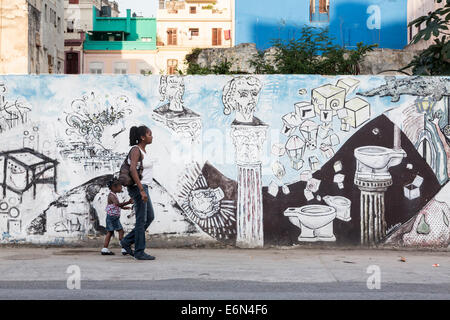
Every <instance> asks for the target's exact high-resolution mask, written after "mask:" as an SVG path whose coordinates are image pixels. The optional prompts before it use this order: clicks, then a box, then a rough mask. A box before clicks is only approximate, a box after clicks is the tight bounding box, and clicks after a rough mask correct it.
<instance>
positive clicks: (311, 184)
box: [306, 178, 321, 193]
mask: <svg viewBox="0 0 450 320" xmlns="http://www.w3.org/2000/svg"><path fill="white" fill-rule="evenodd" d="M320 183H321V181H320V180H319V179H316V178H310V179H309V180H308V181H307V183H306V189H307V190H308V191H311V192H312V193H316V192H317V191H319V187H320Z"/></svg>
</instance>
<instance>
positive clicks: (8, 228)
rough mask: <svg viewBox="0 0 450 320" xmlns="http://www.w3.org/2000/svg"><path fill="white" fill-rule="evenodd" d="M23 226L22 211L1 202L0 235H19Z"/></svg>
mask: <svg viewBox="0 0 450 320" xmlns="http://www.w3.org/2000/svg"><path fill="white" fill-rule="evenodd" d="M21 226H22V219H21V215H20V209H19V208H18V207H15V206H11V205H10V204H9V203H8V202H6V201H3V200H2V201H1V202H0V233H7V234H10V235H12V234H19V233H20V232H21Z"/></svg>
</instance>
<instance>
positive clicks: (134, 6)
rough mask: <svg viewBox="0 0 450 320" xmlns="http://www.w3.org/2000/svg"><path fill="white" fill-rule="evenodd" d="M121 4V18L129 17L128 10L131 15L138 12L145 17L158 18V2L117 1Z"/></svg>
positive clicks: (149, 0)
mask: <svg viewBox="0 0 450 320" xmlns="http://www.w3.org/2000/svg"><path fill="white" fill-rule="evenodd" d="M115 1H116V2H117V3H119V10H120V16H126V15H127V9H131V13H133V12H136V13H137V14H138V15H142V16H144V17H151V16H153V17H156V11H157V9H158V0H115Z"/></svg>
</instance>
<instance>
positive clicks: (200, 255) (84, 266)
mask: <svg viewBox="0 0 450 320" xmlns="http://www.w3.org/2000/svg"><path fill="white" fill-rule="evenodd" d="M113 251H115V252H116V255H115V256H101V255H100V251H99V249H97V248H96V249H92V248H59V249H58V248H51V249H44V248H0V298H8V299H15V298H25V299H28V298H29V296H33V297H34V298H36V297H38V298H47V297H52V296H53V295H56V298H67V299H71V298H73V297H75V296H76V297H78V298H79V299H90V298H94V297H92V296H90V293H91V294H92V292H93V291H92V290H96V288H102V287H104V288H117V289H118V290H119V291H120V290H126V288H128V289H129V291H127V292H128V294H129V295H130V296H129V298H133V293H134V294H136V290H144V291H145V292H146V293H147V295H142V294H140V295H139V297H147V298H162V299H164V298H167V299H210V298H211V299H214V298H218V299H247V298H249V299H250V298H251V299H289V298H292V299H298V298H313V297H315V298H316V299H317V298H319V299H320V298H321V297H322V298H330V299H334V298H337V299H340V298H343V297H346V298H347V299H361V298H362V299H363V298H364V297H373V298H374V299H379V298H389V297H390V293H391V294H393V293H394V292H395V293H396V294H395V295H393V296H392V295H391V298H398V297H402V296H403V297H409V298H413V299H414V298H421V299H423V298H432V299H434V298H440V299H441V298H442V299H450V253H449V252H414V251H388V250H317V249H284V250H282V249H279V250H275V249H268V250H240V249H150V250H149V253H151V254H153V255H155V256H156V257H157V259H156V260H155V261H135V260H134V259H132V258H131V257H128V256H122V255H120V251H119V250H118V249H113ZM400 257H404V258H406V262H401V261H400ZM70 265H76V266H78V267H79V268H80V271H81V283H82V289H83V288H85V289H86V288H90V290H91V291H89V290H78V291H79V292H77V293H76V294H75V295H74V294H73V293H69V291H72V292H73V291H74V290H67V288H65V286H66V281H67V278H68V276H69V275H68V274H67V273H66V271H67V268H68V267H69V266H70ZM433 265H439V266H438V267H437V266H433ZM369 266H376V267H375V268H377V267H379V270H380V272H381V273H380V275H381V290H378V292H377V290H369V289H368V288H367V284H366V283H367V280H368V278H369V277H370V276H371V274H372V273H373V271H372V272H370V273H368V267H369ZM369 271H370V270H369ZM132 283H135V284H134V286H133V285H132ZM145 284H147V285H148V289H149V290H146V289H145V288H146V285H145ZM300 284H303V286H299V285H300ZM183 285H185V286H187V287H183ZM166 286H167V287H166ZM255 286H256V287H255ZM290 286H293V287H298V290H293V289H292V288H291V287H290ZM283 287H285V288H286V290H284V291H283V290H281V291H280V290H278V289H279V288H283ZM133 288H135V290H133ZM139 288H141V289H139ZM155 288H159V289H158V290H162V291H164V293H165V294H163V293H162V292H157V291H155V290H157V289H155ZM182 288H184V289H186V288H188V291H189V293H190V294H189V295H188V296H187V297H186V296H185V295H184V294H183V292H184V293H186V292H185V291H183V289H182ZM202 288H203V289H202ZM207 288H214V290H215V291H214V292H215V293H216V294H214V293H212V292H211V290H209V289H207ZM220 288H222V289H223V290H221V289H220ZM225 288H226V289H227V290H224V289H225ZM271 288H272V289H271ZM277 288H278V289H277ZM289 288H291V289H289ZM301 288H303V289H301ZM305 288H310V289H309V290H306V291H305ZM313 288H315V289H317V290H318V291H314V290H313ZM389 288H391V289H393V288H395V290H394V291H392V290H391V291H389V290H388V289H389ZM402 288H403V289H402ZM32 289H33V290H32ZM166 289H167V290H168V291H167V290H166ZM243 289H245V290H244V293H245V294H243V293H242V292H241V291H240V290H243ZM29 290H31V291H30V292H29ZM40 290H41V291H42V292H44V295H43V296H42V295H38V296H36V294H37V293H38V292H41V291H40ZM55 290H56V291H55ZM58 290H62V291H61V292H59V291H58ZM152 290H153V291H152ZM255 290H256V291H255ZM386 290H388V291H386ZM398 290H400V291H398ZM108 291H109V293H108V294H106V292H108ZM116 291H117V290H116ZM27 292H28V293H27ZM101 292H105V294H106V296H103V295H102V294H101ZM168 292H170V294H169V293H168ZM345 292H347V293H345ZM225 293H227V294H225ZM333 293H334V295H333ZM117 294H119V293H117ZM123 294H124V292H122V296H119V295H118V296H117V297H116V296H115V295H114V290H112V291H111V290H100V293H98V294H97V295H94V296H95V297H96V298H100V299H102V298H106V299H115V298H120V297H123ZM321 294H322V295H321ZM346 294H347V295H346ZM411 295H412V296H411Z"/></svg>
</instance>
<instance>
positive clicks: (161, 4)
mask: <svg viewBox="0 0 450 320" xmlns="http://www.w3.org/2000/svg"><path fill="white" fill-rule="evenodd" d="M165 8H166V0H159V9H160V10H163V9H165Z"/></svg>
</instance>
